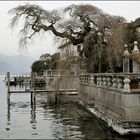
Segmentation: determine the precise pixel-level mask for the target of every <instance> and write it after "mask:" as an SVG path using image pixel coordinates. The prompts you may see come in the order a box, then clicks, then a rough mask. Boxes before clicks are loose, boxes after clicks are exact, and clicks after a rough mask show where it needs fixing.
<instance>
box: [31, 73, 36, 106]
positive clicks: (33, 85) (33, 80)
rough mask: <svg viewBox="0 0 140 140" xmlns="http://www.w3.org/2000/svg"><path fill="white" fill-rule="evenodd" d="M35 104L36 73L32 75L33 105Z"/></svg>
mask: <svg viewBox="0 0 140 140" xmlns="http://www.w3.org/2000/svg"><path fill="white" fill-rule="evenodd" d="M34 103H35V72H32V73H31V104H34Z"/></svg>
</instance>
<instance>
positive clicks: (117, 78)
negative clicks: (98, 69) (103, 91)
mask: <svg viewBox="0 0 140 140" xmlns="http://www.w3.org/2000/svg"><path fill="white" fill-rule="evenodd" d="M80 83H81V84H87V85H96V86H100V87H108V88H113V89H119V90H122V91H126V92H129V93H130V92H131V90H132V89H140V86H139V83H140V74H137V73H136V74H134V73H133V74H132V73H128V74H124V73H87V74H81V75H80Z"/></svg>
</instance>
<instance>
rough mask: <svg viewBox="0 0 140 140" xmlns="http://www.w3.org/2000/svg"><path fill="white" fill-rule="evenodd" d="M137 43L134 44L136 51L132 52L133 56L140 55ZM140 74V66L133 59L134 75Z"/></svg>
mask: <svg viewBox="0 0 140 140" xmlns="http://www.w3.org/2000/svg"><path fill="white" fill-rule="evenodd" d="M137 44H138V43H137V41H135V42H134V49H133V51H132V56H133V57H134V56H135V55H138V54H139V49H138V46H137ZM139 72H140V65H139V64H138V63H137V62H136V60H134V59H133V73H139Z"/></svg>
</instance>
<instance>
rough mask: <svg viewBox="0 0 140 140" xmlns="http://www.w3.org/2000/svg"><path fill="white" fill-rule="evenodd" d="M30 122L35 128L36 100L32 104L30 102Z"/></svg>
mask: <svg viewBox="0 0 140 140" xmlns="http://www.w3.org/2000/svg"><path fill="white" fill-rule="evenodd" d="M30 123H31V124H32V128H33V129H36V123H37V120H36V102H34V103H33V104H31V121H30Z"/></svg>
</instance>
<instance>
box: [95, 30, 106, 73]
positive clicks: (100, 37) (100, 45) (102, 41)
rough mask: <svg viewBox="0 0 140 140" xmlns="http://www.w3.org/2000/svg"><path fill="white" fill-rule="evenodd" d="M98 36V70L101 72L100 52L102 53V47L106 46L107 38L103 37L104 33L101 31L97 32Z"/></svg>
mask: <svg viewBox="0 0 140 140" xmlns="http://www.w3.org/2000/svg"><path fill="white" fill-rule="evenodd" d="M97 34H98V36H99V54H98V55H99V64H98V68H99V69H98V72H99V73H101V71H102V67H101V58H102V57H101V54H102V49H103V47H105V46H106V43H107V40H106V39H105V38H104V35H103V34H102V33H101V32H98V33H97Z"/></svg>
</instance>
